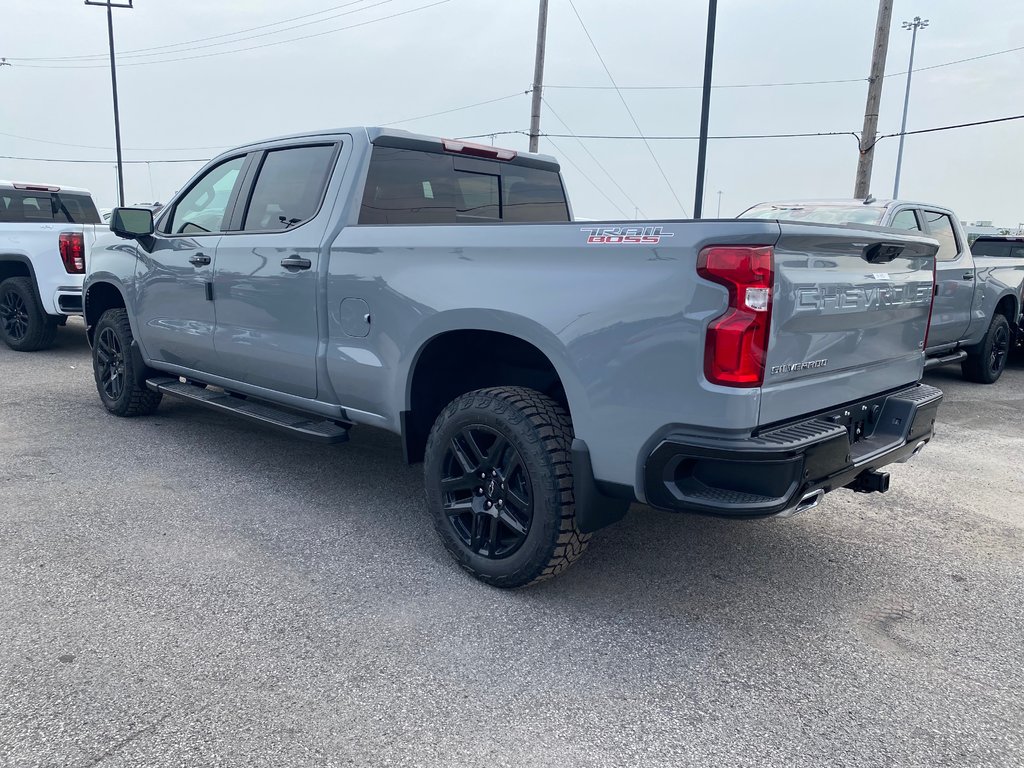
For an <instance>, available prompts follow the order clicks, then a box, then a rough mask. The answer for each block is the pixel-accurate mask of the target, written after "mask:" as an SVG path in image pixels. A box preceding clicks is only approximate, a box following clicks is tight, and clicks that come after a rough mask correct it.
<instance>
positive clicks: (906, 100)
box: [892, 16, 928, 200]
mask: <svg viewBox="0 0 1024 768" xmlns="http://www.w3.org/2000/svg"><path fill="white" fill-rule="evenodd" d="M927 26H928V19H922V18H921V17H920V16H915V17H914V20H913V21H912V22H911V21H904V22H903V28H904V29H909V30H912V36H911V38H910V66H909V67H907V92H906V94H905V95H904V97H903V124H902V126H900V149H899V152H898V153H897V155H896V181H895V182H894V183H893V185H892V197H893V199H894V200H895V199H897V198H898V197H899V196H900V170H901V169H902V167H903V140H904V139H905V138H907V108H908V107H909V106H910V77H911V76H912V75H913V74H914V47H915V46H916V45H917V30H919V29H924V28H925V27H927Z"/></svg>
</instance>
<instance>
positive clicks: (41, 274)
mask: <svg viewBox="0 0 1024 768" xmlns="http://www.w3.org/2000/svg"><path fill="white" fill-rule="evenodd" d="M97 226H99V227H101V228H104V229H105V227H103V225H102V224H100V215H99V212H98V211H97V210H96V205H95V204H94V203H93V201H92V196H91V195H90V194H89V191H88V190H85V189H76V188H74V187H59V186H55V185H53V184H22V183H15V182H9V181H0V339H2V340H3V341H4V343H6V344H7V346H9V347H10V348H11V349H14V350H18V351H22V352H31V351H34V350H38V349H45V348H46V347H49V346H50V345H51V344H53V341H54V339H55V338H56V335H57V326H58V325H63V324H64V323H65V322H66V321H67V317H68V315H80V314H81V313H82V280H83V279H84V277H85V260H86V255H87V253H88V251H89V249H90V248H91V247H92V244H93V243H94V242H95V241H96V230H97Z"/></svg>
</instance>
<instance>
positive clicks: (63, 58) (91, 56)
mask: <svg viewBox="0 0 1024 768" xmlns="http://www.w3.org/2000/svg"><path fill="white" fill-rule="evenodd" d="M365 2H367V0H350V2H347V3H342V4H341V5H336V6H334V7H332V8H325V9H324V10H322V11H314V12H313V13H306V14H303V15H302V16H293V17H292V18H290V19H281V20H280V21H272V22H270V23H268V24H260V25H259V26H256V27H247V28H245V29H238V30H235V31H234V32H224V33H221V34H219V35H209V36H208V37H197V38H195V39H194V40H182V41H181V42H180V43H167V44H166V45H153V46H147V47H146V48H133V49H130V50H127V51H124V53H123V55H126V56H127V55H130V54H135V53H144V52H146V51H157V50H160V49H165V48H182V47H184V46H187V45H192V43H202V42H205V41H207V40H218V39H220V38H224V37H234V36H235V35H241V34H244V33H246V32H255V31H256V30H258V29H267V28H268V27H276V26H278V25H281V24H288V23H290V22H292V21H301V20H302V19H308V18H311V17H313V16H322V15H323V14H325V13H331V12H332V11H337V10H340V9H341V8H348V7H349V6H352V5H359V4H360V3H365ZM371 7H372V6H371ZM359 10H367V9H365V8H360V9H359ZM330 18H335V17H330ZM320 21H325V19H321V20H320ZM294 28H295V27H292V29H294ZM280 31H287V30H280ZM233 42H237V41H233ZM169 53H170V52H169ZM173 53H180V51H173ZM106 55H107V54H105V53H87V54H80V55H78V56H39V57H14V58H13V59H12V60H13V61H83V60H88V59H102V58H104V57H105V56H106Z"/></svg>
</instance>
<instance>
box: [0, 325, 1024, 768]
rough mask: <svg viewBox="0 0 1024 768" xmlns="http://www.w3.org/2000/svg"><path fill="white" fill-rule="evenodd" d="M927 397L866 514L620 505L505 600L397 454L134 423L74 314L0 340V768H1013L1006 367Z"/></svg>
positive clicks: (1023, 371) (1018, 495)
mask: <svg viewBox="0 0 1024 768" xmlns="http://www.w3.org/2000/svg"><path fill="white" fill-rule="evenodd" d="M926 381H927V383H930V384H933V385H935V386H938V387H939V388H941V389H943V390H944V391H945V393H946V401H945V403H944V404H943V406H942V409H941V410H940V420H939V424H938V434H937V437H936V439H935V441H934V442H933V443H932V444H931V445H930V446H929V447H928V448H927V449H926V450H925V451H924V453H923V454H922V455H921V456H920V457H919V458H918V459H916V460H915V461H913V462H911V463H909V464H906V465H897V466H895V468H893V471H892V475H893V483H892V490H891V491H890V492H889V493H888V494H886V495H884V496H880V495H873V496H855V495H854V494H852V493H848V492H845V491H843V492H839V493H836V494H832V495H830V496H828V497H826V499H825V501H824V503H823V505H822V507H821V508H819V509H818V510H816V511H814V512H812V513H809V514H808V515H805V516H802V517H797V518H795V519H793V520H789V521H770V520H769V521H761V522H748V523H743V522H729V521H723V520H716V519H710V518H697V517H680V516H673V515H669V514H664V513H660V512H655V511H652V510H650V509H647V508H644V507H640V506H636V507H634V509H633V510H632V512H631V513H630V515H629V516H628V518H627V519H626V520H625V521H623V522H622V523H620V524H618V525H616V526H613V527H611V528H609V529H605V530H603V531H601V532H599V533H598V534H596V535H595V537H594V540H593V542H592V544H591V547H590V551H589V552H588V553H587V556H586V557H585V558H584V559H583V560H582V561H581V562H580V563H578V564H577V565H576V566H574V567H573V568H572V569H571V570H570V571H568V572H567V573H566V574H565V575H563V576H561V577H560V578H558V579H555V580H553V581H550V582H547V583H544V584H542V585H540V586H538V587H535V588H531V589H527V590H522V591H513V592H502V591H498V590H494V589H491V588H488V587H486V586H483V585H482V584H480V583H478V582H476V581H474V580H473V579H471V578H470V577H468V576H466V575H464V574H463V573H461V572H459V571H458V570H457V569H456V568H455V566H454V565H453V564H452V563H451V561H450V559H449V557H448V556H447V554H446V553H445V551H444V549H443V547H442V546H441V544H440V543H439V541H438V540H437V538H436V536H435V534H434V532H433V529H432V527H431V525H430V522H429V520H428V519H427V516H426V515H425V513H424V512H423V504H422V499H421V497H422V483H421V477H420V473H421V468H420V467H418V466H417V467H407V466H405V465H404V464H403V463H402V460H401V449H400V446H399V443H398V441H397V439H396V438H394V437H392V436H390V435H386V434H384V433H378V432H374V431H372V430H369V429H359V430H356V431H355V432H354V433H353V439H352V442H351V443H350V444H349V445H346V446H340V447H329V448H323V447H319V446H315V445H310V444H307V443H303V442H298V441H295V440H294V439H292V438H289V437H287V436H281V435H278V434H276V433H272V432H267V431H263V430H260V429H259V428H256V427H253V426H251V425H249V424H246V423H243V422H240V421H236V420H233V419H231V418H230V417H222V416H218V415H215V414H212V413H210V412H207V411H203V410H200V409H198V408H196V407H193V406H190V405H186V404H180V403H176V402H169V401H165V402H164V404H163V405H162V406H161V408H160V410H159V412H158V413H157V415H156V416H154V417H148V418H143V419H138V420H119V419H116V418H114V417H112V416H109V415H108V414H107V413H106V412H105V411H104V410H103V408H102V406H101V405H100V402H99V400H98V398H97V396H96V391H95V388H94V385H93V381H92V371H91V367H90V357H89V351H88V348H87V346H86V343H85V339H84V334H83V329H82V326H81V323H80V322H79V321H72V322H71V323H69V325H68V327H67V328H63V329H61V330H60V333H59V336H58V343H57V345H56V347H55V348H54V349H53V350H50V351H48V352H41V353H35V354H18V353H14V352H11V351H9V350H8V349H6V348H4V347H0V606H2V607H3V608H2V611H0V765H5V766H6V765H12V766H15V765H18V766H20V765H25V766H29V765H53V766H58V765H59V766H65V765H80V766H89V765H96V764H102V765H103V766H117V765H145V766H165V765H167V766H170V765H217V764H233V765H274V766H285V765H369V764H374V763H381V764H402V765H404V764H408V765H483V764H487V765H490V766H503V765H509V766H522V765H657V766H660V765H665V766H678V765H684V764H685V765H689V764H692V765H702V766H707V765H722V766H735V765H759V766H760V765H780V766H782V765H786V766H789V765H807V766H821V765H850V766H874V765H893V764H896V765H946V764H948V765H1007V766H1009V765H1019V764H1021V762H1022V761H1024V701H1022V699H1021V698H1020V696H1019V692H1020V690H1021V689H1022V686H1024V665H1022V664H1021V657H1022V653H1021V648H1022V645H1024V639H1022V637H1021V633H1020V626H1021V621H1022V619H1024V588H1022V583H1021V582H1022V579H1021V574H1022V572H1024V571H1022V566H1024V512H1022V511H1021V509H1022V506H1024V505H1022V502H1024V481H1022V479H1021V466H1022V465H1024V440H1022V439H1021V437H1020V435H1021V432H1022V429H1024V361H1022V360H1020V359H1017V360H1015V361H1014V362H1012V363H1011V366H1010V368H1009V369H1008V370H1007V371H1006V373H1005V374H1004V376H1003V378H1002V379H1001V380H1000V381H999V383H997V384H996V385H994V386H991V387H985V386H981V385H975V384H968V383H966V382H964V381H962V380H961V379H960V376H959V370H958V369H957V368H956V367H953V368H946V369H940V370H939V371H937V372H935V373H932V374H929V375H928V376H927V377H926Z"/></svg>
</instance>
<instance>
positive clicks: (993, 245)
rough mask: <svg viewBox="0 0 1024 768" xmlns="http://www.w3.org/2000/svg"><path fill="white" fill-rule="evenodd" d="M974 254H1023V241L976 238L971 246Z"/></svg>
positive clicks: (1016, 256) (1019, 255)
mask: <svg viewBox="0 0 1024 768" xmlns="http://www.w3.org/2000/svg"><path fill="white" fill-rule="evenodd" d="M971 253H973V254H974V255H975V256H1013V257H1015V258H1020V257H1022V256H1024V243H1021V242H1015V241H1012V240H976V241H975V242H974V245H972V246H971Z"/></svg>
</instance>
